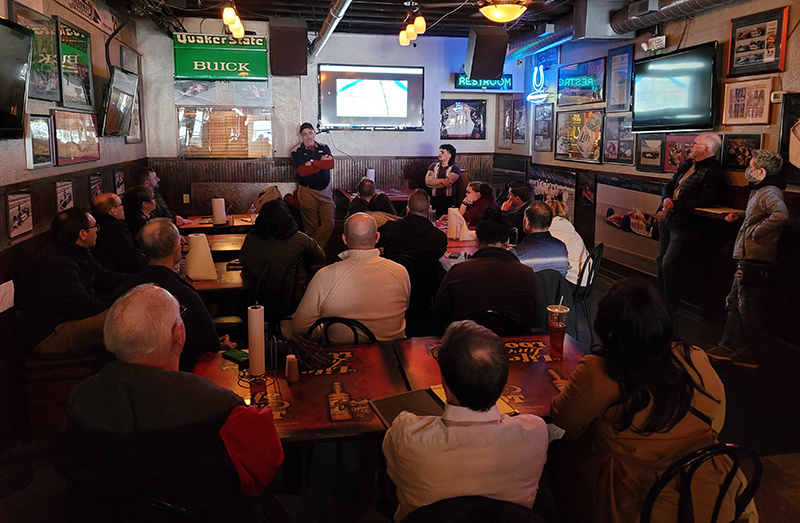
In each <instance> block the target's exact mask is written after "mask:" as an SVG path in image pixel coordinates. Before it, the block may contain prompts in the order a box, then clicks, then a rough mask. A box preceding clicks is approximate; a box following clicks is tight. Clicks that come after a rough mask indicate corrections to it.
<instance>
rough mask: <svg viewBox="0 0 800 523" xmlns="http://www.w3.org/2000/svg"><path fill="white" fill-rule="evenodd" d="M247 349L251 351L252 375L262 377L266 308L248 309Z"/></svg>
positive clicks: (255, 307)
mask: <svg viewBox="0 0 800 523" xmlns="http://www.w3.org/2000/svg"><path fill="white" fill-rule="evenodd" d="M247 347H248V349H250V375H251V376H261V375H262V374H264V372H266V369H265V368H264V307H262V306H261V305H253V306H251V307H248V308H247Z"/></svg>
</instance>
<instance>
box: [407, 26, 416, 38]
mask: <svg viewBox="0 0 800 523" xmlns="http://www.w3.org/2000/svg"><path fill="white" fill-rule="evenodd" d="M406 34H407V35H408V39H409V40H411V41H414V40H416V39H417V30H416V29H414V24H408V25H407V26H406Z"/></svg>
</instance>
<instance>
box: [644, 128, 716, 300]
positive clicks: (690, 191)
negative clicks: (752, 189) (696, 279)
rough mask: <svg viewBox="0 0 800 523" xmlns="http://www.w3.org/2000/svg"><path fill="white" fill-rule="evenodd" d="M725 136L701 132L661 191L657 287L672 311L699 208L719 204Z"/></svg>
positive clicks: (680, 286)
mask: <svg viewBox="0 0 800 523" xmlns="http://www.w3.org/2000/svg"><path fill="white" fill-rule="evenodd" d="M721 147H722V139H721V138H720V137H719V135H718V134H716V133H700V134H699V135H697V138H695V140H694V142H692V148H691V155H692V158H691V159H689V160H686V161H685V162H683V164H681V166H680V167H679V168H678V172H676V173H675V176H673V177H672V179H670V181H668V182H667V183H666V185H664V188H663V189H662V190H661V221H660V222H659V224H658V234H659V242H658V257H657V258H656V262H657V264H658V287H659V288H660V289H661V291H662V292H663V293H664V296H665V297H666V298H667V304H668V305H669V307H670V309H672V310H673V311H675V310H677V309H678V304H679V302H680V299H681V290H682V287H683V277H682V273H683V270H684V265H683V263H684V261H685V258H686V255H687V253H688V251H689V250H690V249H691V247H692V245H693V244H694V243H695V241H696V236H697V234H698V231H697V227H698V219H699V217H698V216H695V215H693V214H691V211H692V209H694V208H696V207H711V206H713V205H716V204H717V203H719V199H720V193H721V191H722V182H723V176H724V173H723V171H722V168H721V167H720V165H719V162H718V161H717V153H718V152H719V150H720V148H721Z"/></svg>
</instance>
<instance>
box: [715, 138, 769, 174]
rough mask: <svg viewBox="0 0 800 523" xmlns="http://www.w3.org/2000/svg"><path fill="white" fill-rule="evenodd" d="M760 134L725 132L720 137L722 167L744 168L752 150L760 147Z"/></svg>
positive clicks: (751, 155)
mask: <svg viewBox="0 0 800 523" xmlns="http://www.w3.org/2000/svg"><path fill="white" fill-rule="evenodd" d="M761 136H762V135H760V134H726V135H725V136H724V137H723V139H722V167H724V168H725V169H739V170H742V171H743V170H745V169H747V166H748V165H750V160H751V159H752V158H753V151H754V150H755V149H761Z"/></svg>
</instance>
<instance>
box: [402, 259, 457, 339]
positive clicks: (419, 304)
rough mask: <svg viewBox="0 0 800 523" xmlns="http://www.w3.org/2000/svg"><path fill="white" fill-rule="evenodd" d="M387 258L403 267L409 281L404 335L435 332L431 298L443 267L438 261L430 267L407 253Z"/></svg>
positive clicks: (436, 287)
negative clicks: (433, 267) (434, 266)
mask: <svg viewBox="0 0 800 523" xmlns="http://www.w3.org/2000/svg"><path fill="white" fill-rule="evenodd" d="M389 259H390V260H392V261H393V262H395V263H399V264H400V265H402V266H403V267H404V268H405V270H406V272H408V279H409V281H410V282H411V296H410V299H409V300H408V309H407V310H406V314H405V317H406V336H408V337H409V338H410V337H415V336H431V335H433V334H436V333H437V330H438V329H437V328H436V324H435V322H434V321H433V314H432V312H433V300H434V298H435V297H436V292H437V291H438V290H439V284H440V283H441V281H442V277H443V276H442V273H444V269H442V268H441V265H440V264H439V262H438V261H437V262H436V265H437V267H436V269H432V268H431V267H430V266H428V265H426V264H425V263H423V262H422V261H420V259H419V258H416V257H415V256H411V255H409V254H395V255H394V256H391V257H390V258H389Z"/></svg>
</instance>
